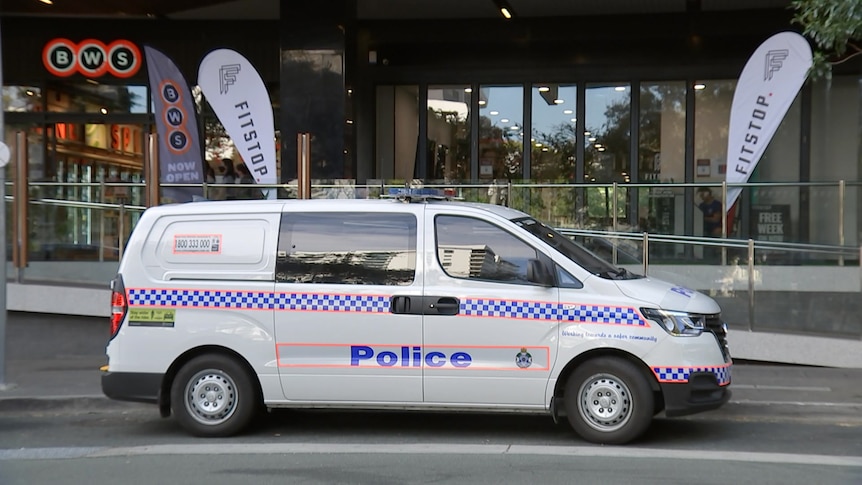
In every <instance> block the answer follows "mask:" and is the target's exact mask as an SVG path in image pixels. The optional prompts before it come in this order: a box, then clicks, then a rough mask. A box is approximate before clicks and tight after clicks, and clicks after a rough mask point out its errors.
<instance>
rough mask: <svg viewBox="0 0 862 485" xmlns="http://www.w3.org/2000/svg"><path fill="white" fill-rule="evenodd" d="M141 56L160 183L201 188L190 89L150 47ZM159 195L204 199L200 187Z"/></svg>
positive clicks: (172, 189)
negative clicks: (156, 137) (156, 141)
mask: <svg viewBox="0 0 862 485" xmlns="http://www.w3.org/2000/svg"><path fill="white" fill-rule="evenodd" d="M144 53H145V55H146V58H147V76H148V77H149V82H150V92H152V94H153V107H154V109H155V112H154V115H155V118H156V131H157V133H158V135H159V182H160V183H163V184H164V183H168V184H202V183H203V164H204V158H203V153H202V150H201V144H200V135H199V132H198V124H197V118H196V114H195V103H194V100H193V99H192V92H191V91H190V90H189V85H188V84H187V83H186V80H185V78H184V77H183V75H182V73H180V70H179V69H177V66H176V64H174V62H173V61H172V60H171V59H170V58H168V56H166V55H164V54H163V53H161V52H160V51H158V50H156V49H153V48H152V47H149V46H144ZM162 191H163V193H164V194H165V197H167V198H169V199H172V200H175V201H177V202H188V201H190V200H192V199H193V198H194V196H202V195H203V189H202V188H201V187H164V188H163V189H162Z"/></svg>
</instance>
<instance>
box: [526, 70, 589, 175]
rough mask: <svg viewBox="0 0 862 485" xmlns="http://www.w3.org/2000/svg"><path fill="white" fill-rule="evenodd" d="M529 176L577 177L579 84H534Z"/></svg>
mask: <svg viewBox="0 0 862 485" xmlns="http://www.w3.org/2000/svg"><path fill="white" fill-rule="evenodd" d="M532 102H533V106H532V110H533V113H532V124H533V126H532V130H533V133H532V135H531V136H530V146H531V149H530V172H531V173H530V178H532V179H535V180H538V181H569V180H573V179H574V178H575V165H576V164H575V162H576V154H577V151H576V146H577V145H576V144H577V136H576V135H577V133H576V129H577V122H578V118H577V102H578V88H577V86H576V85H574V84H550V83H543V84H534V85H533V88H532Z"/></svg>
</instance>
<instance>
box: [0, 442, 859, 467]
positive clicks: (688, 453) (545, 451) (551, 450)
mask: <svg viewBox="0 0 862 485" xmlns="http://www.w3.org/2000/svg"><path fill="white" fill-rule="evenodd" d="M365 445H367V443H365ZM669 453H670V454H672V455H673V456H674V458H675V459H687V460H709V461H739V462H749V463H778V464H791V463H792V464H802V465H826V466H843V467H860V468H862V456H834V455H812V454H794V453H761V452H743V451H718V450H710V451H709V453H704V452H703V451H702V450H677V449H674V450H670V449H659V448H637V447H630V446H544V445H512V444H508V445H506V444H499V445H464V444H452V443H434V444H397V445H387V444H375V445H374V446H357V445H356V444H355V443H347V444H334V443H326V444H321V443H245V444H243V443H231V446H229V447H227V446H224V443H220V444H189V443H185V444H163V445H150V446H131V447H116V448H83V447H81V448H33V449H26V448H24V449H15V450H0V460H49V459H58V458H65V459H69V458H88V459H92V458H113V457H118V456H123V457H132V456H154V455H212V456H218V455H272V454H297V455H309V454H328V455H332V454H382V455H429V454H435V455H543V456H565V457H578V458H591V457H601V458H625V459H631V458H645V459H666V458H667V456H668V454H669Z"/></svg>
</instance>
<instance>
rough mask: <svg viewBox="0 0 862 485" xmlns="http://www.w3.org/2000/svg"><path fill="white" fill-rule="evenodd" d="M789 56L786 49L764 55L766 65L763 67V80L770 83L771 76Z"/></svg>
mask: <svg viewBox="0 0 862 485" xmlns="http://www.w3.org/2000/svg"><path fill="white" fill-rule="evenodd" d="M789 55H790V51H788V50H787V49H780V50H774V51H769V52H767V53H766V65H765V66H764V73H763V80H764V81H771V80H772V74H773V73H776V72H778V71H780V70H781V67H782V66H783V65H784V59H787V56H789Z"/></svg>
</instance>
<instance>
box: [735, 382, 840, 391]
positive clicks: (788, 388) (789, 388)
mask: <svg viewBox="0 0 862 485" xmlns="http://www.w3.org/2000/svg"><path fill="white" fill-rule="evenodd" d="M731 389H754V390H763V391H798V392H832V388H831V387H805V386H764V385H761V384H733V385H732V386H731Z"/></svg>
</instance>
